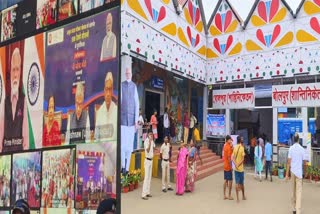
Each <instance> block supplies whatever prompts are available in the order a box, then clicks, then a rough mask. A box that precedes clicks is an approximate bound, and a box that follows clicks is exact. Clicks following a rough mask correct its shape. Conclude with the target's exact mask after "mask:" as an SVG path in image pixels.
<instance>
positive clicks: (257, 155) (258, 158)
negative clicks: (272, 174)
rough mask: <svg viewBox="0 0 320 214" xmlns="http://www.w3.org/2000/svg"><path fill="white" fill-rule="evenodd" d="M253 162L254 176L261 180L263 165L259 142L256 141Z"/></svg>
mask: <svg viewBox="0 0 320 214" xmlns="http://www.w3.org/2000/svg"><path fill="white" fill-rule="evenodd" d="M254 162H255V172H256V174H255V176H256V177H258V176H259V178H260V182H261V181H262V180H261V172H262V169H263V164H262V147H261V146H260V142H259V140H258V141H257V145H256V147H255V148H254Z"/></svg>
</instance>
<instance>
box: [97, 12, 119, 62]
mask: <svg viewBox="0 0 320 214" xmlns="http://www.w3.org/2000/svg"><path fill="white" fill-rule="evenodd" d="M106 30H107V31H106V33H107V35H106V36H105V37H104V39H103V42H102V47H101V55H100V61H104V60H108V59H111V58H115V57H116V55H117V37H116V35H115V34H114V33H113V32H112V14H111V13H108V15H107V19H106Z"/></svg>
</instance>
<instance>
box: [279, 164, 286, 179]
mask: <svg viewBox="0 0 320 214" xmlns="http://www.w3.org/2000/svg"><path fill="white" fill-rule="evenodd" d="M284 170H285V168H284V165H283V164H281V165H279V166H278V177H279V178H280V179H283V178H284Z"/></svg>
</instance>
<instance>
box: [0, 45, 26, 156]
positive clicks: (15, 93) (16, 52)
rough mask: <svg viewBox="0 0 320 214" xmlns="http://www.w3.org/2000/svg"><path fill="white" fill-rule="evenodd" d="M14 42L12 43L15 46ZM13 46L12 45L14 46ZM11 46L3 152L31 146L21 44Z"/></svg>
mask: <svg viewBox="0 0 320 214" xmlns="http://www.w3.org/2000/svg"><path fill="white" fill-rule="evenodd" d="M13 45H14V44H12V46H13ZM12 46H11V47H12ZM12 49H13V51H12V54H11V51H10V50H12ZM12 49H11V48H9V55H8V56H9V57H10V59H9V60H8V62H9V63H8V65H7V67H8V69H7V75H8V76H9V77H10V78H7V81H8V80H10V83H8V82H7V84H9V85H10V90H8V92H7V93H6V98H5V103H4V105H5V106H4V120H3V121H1V126H0V127H1V128H3V134H2V135H3V136H2V135H1V139H0V140H1V148H0V151H2V152H11V151H21V150H24V149H28V148H29V139H28V120H27V104H26V100H25V95H24V94H23V92H22V85H21V87H20V84H22V80H21V77H22V67H23V66H22V58H21V57H22V56H23V53H21V52H20V48H19V46H18V47H16V45H15V46H13V48H12Z"/></svg>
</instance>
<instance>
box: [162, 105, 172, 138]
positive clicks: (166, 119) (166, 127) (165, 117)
mask: <svg viewBox="0 0 320 214" xmlns="http://www.w3.org/2000/svg"><path fill="white" fill-rule="evenodd" d="M163 127H164V136H165V137H166V136H169V135H170V129H169V127H170V120H169V115H168V108H167V107H166V108H165V110H164V114H163Z"/></svg>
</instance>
